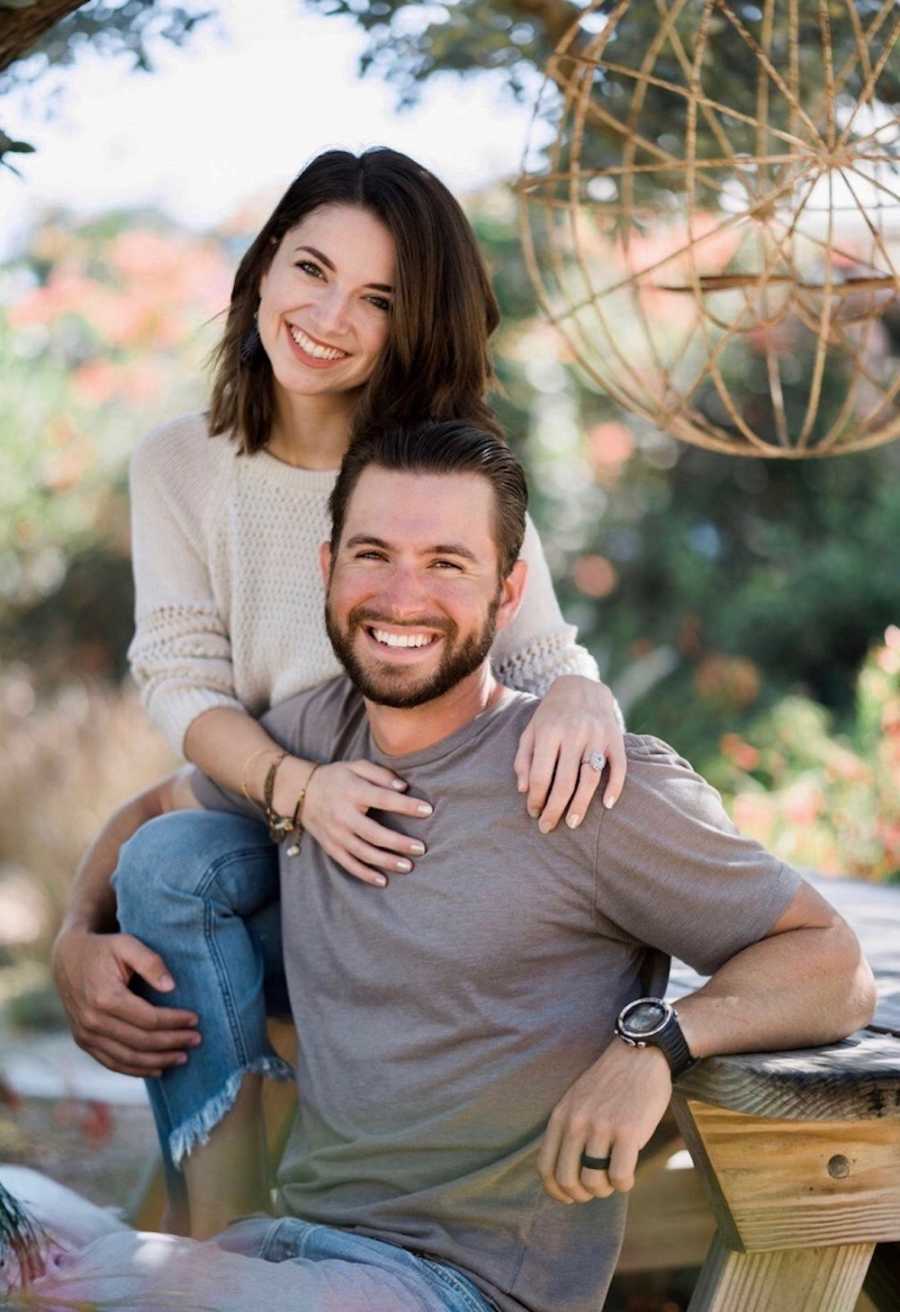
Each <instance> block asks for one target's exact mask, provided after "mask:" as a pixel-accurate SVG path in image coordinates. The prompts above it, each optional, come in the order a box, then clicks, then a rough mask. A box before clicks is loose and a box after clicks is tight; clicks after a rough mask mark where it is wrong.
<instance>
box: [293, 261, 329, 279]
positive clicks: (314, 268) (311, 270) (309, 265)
mask: <svg viewBox="0 0 900 1312" xmlns="http://www.w3.org/2000/svg"><path fill="white" fill-rule="evenodd" d="M297 268H298V269H302V270H303V272H304V273H308V274H311V275H312V277H313V278H321V277H322V276H323V275H322V270H321V269H320V268H319V266H318V264H314V263H313V262H312V260H298V261H297Z"/></svg>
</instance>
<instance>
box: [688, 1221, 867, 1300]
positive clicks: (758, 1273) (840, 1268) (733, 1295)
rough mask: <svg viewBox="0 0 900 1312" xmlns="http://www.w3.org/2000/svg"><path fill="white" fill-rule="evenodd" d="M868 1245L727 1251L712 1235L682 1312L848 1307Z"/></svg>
mask: <svg viewBox="0 0 900 1312" xmlns="http://www.w3.org/2000/svg"><path fill="white" fill-rule="evenodd" d="M871 1253H872V1245H871V1244H848V1245H845V1246H843V1247H838V1248H807V1249H805V1250H803V1251H802V1252H785V1253H731V1252H729V1251H728V1249H727V1248H725V1247H724V1246H723V1244H722V1243H721V1241H720V1240H719V1239H714V1240H713V1243H712V1247H711V1248H710V1251H709V1256H708V1257H707V1259H706V1262H705V1263H704V1265H703V1270H702V1271H701V1273H700V1279H699V1281H698V1282H697V1287H696V1289H695V1290H694V1296H693V1298H692V1299H691V1301H690V1304H689V1306H688V1312H853V1308H854V1306H855V1304H856V1300H857V1297H858V1296H859V1291H860V1289H861V1287H862V1283H863V1279H864V1277H865V1274H866V1267H867V1266H868V1263H869V1258H870V1256H871Z"/></svg>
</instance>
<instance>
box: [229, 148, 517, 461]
mask: <svg viewBox="0 0 900 1312" xmlns="http://www.w3.org/2000/svg"><path fill="white" fill-rule="evenodd" d="M321 205H356V206H359V207H360V208H362V209H364V210H367V211H368V212H369V213H370V214H372V215H374V216H375V217H376V218H377V219H379V220H380V221H381V222H382V223H383V224H384V226H385V227H386V228H387V230H388V231H389V232H390V234H391V236H392V238H393V240H394V245H395V247H396V253H397V274H396V288H395V292H394V301H393V306H392V309H391V311H390V316H391V319H390V332H389V336H388V341H387V344H386V346H385V348H384V350H383V351H382V352H381V355H380V357H379V359H378V361H377V363H376V365H375V370H374V372H373V374H372V377H371V378H370V379H369V381H368V383H367V384H366V385H365V387H364V388H363V392H362V396H361V398H360V403H359V405H358V407H357V411H356V415H355V418H354V425H353V431H354V433H371V432H374V431H376V430H377V429H384V428H392V427H396V426H398V425H403V424H408V423H411V422H414V421H415V420H416V419H417V418H419V417H420V416H421V415H424V414H427V415H431V416H433V417H434V418H435V419H466V420H468V421H469V422H470V423H473V424H477V425H478V426H479V427H480V428H484V429H485V430H486V431H488V432H491V433H496V434H497V435H498V436H500V434H501V429H500V426H499V423H498V421H497V419H496V417H495V415H494V413H493V411H492V410H491V408H490V406H489V405H488V404H487V401H486V399H485V396H486V393H487V390H488V387H489V385H490V384H491V382H492V381H493V376H494V375H493V369H492V366H491V362H490V358H489V355H488V338H489V337H490V335H491V333H492V332H493V331H494V329H495V328H496V327H497V324H498V322H499V318H500V315H499V310H498V308H497V302H496V299H495V297H494V293H493V290H492V289H491V284H490V280H489V278H488V275H487V272H486V270H485V267H484V263H483V261H482V258H481V254H480V252H479V250H478V245H477V242H476V240H475V234H474V233H473V232H472V228H471V226H470V224H469V221H468V219H467V218H466V216H465V214H464V213H463V211H462V209H461V207H460V205H459V202H458V201H456V200H455V199H454V197H453V196H452V195H451V194H450V192H449V191H448V190H447V188H446V187H445V186H444V185H443V183H441V182H439V181H438V179H437V178H436V177H434V175H433V174H431V173H429V172H428V170H427V169H424V168H422V166H421V165H419V164H417V163H416V162H415V160H412V159H410V158H409V156H408V155H402V154H400V152H399V151H396V150H389V149H388V148H387V147H384V146H378V147H375V148H373V149H371V150H367V151H365V152H364V153H363V154H362V155H359V156H357V155H353V154H351V153H350V152H349V151H346V150H329V151H326V152H325V153H324V154H322V155H318V156H317V157H316V158H315V159H314V160H313V161H312V162H311V163H310V164H308V165H307V166H306V168H305V169H304V170H303V172H302V173H300V174H298V176H297V177H296V178H295V179H294V181H293V182H292V183H291V185H290V187H288V189H287V191H286V192H285V194H284V196H282V198H281V200H280V201H279V202H278V204H277V205H276V206H275V209H274V211H273V212H272V214H271V216H270V217H269V219H268V220H267V222H266V223H265V225H264V226H263V228H262V231H261V232H260V233H259V235H258V236H257V237H256V239H255V241H254V242H253V244H252V245H251V246H250V248H249V250H248V251H247V252H246V254H245V255H244V257H243V259H242V260H241V262H240V265H239V266H238V270H237V274H236V275H235V279H234V286H233V288H232V293H231V305H230V307H229V310H228V318H227V320H226V324H225V331H224V333H223V335H222V340H221V341H220V343H219V345H218V346H217V347H216V349H215V351H214V352H213V357H212V359H213V365H214V376H213V386H212V396H211V399H210V408H209V431H210V433H211V434H213V435H216V434H219V433H233V434H234V435H235V437H236V438H237V440H238V441H239V442H240V443H241V449H242V450H243V451H246V452H248V453H252V452H254V451H258V450H260V448H262V447H264V446H265V445H266V443H267V442H268V441H269V438H270V436H271V431H272V423H273V420H274V417H275V389H274V380H273V376H272V368H271V365H270V364H269V360H268V357H267V356H266V354H265V351H263V350H262V348H261V347H259V348H258V349H256V350H255V351H253V352H251V353H249V358H245V359H244V360H242V358H241V347H242V345H243V343H244V342H245V340H246V339H247V335H248V333H250V332H251V331H252V329H253V328H254V325H255V316H256V310H257V307H258V305H259V285H260V280H261V278H262V276H263V274H264V273H265V272H266V271H267V270H268V268H269V266H270V264H271V262H272V259H273V257H274V254H275V251H276V250H277V249H278V246H279V244H280V242H281V240H282V238H283V237H284V235H285V233H287V232H289V231H290V230H291V228H294V227H296V226H297V224H298V223H300V222H301V221H302V220H303V219H304V218H305V217H306V216H307V215H308V214H311V213H312V211H313V210H315V209H318V208H319V207H320V206H321ZM247 356H248V353H247V352H245V357H247Z"/></svg>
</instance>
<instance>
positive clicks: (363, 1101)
mask: <svg viewBox="0 0 900 1312" xmlns="http://www.w3.org/2000/svg"><path fill="white" fill-rule="evenodd" d="M525 502H526V493H525V485H524V479H523V476H522V472H521V469H520V467H519V466H518V464H517V462H516V461H515V459H514V457H513V456H512V455H511V453H510V452H509V451H508V450H507V449H506V448H505V447H504V446H503V445H502V444H501V443H499V442H497V441H496V440H495V439H493V438H491V437H489V436H487V435H485V434H483V433H480V432H478V431H477V430H473V429H471V428H469V427H467V426H466V425H464V424H459V423H448V424H437V425H426V426H423V427H422V428H421V429H417V430H415V431H412V432H407V433H394V434H389V435H387V436H386V437H382V438H372V439H365V440H362V441H360V442H358V443H356V444H355V445H354V446H353V447H352V448H351V451H350V452H349V454H348V456H347V457H346V459H345V462H344V465H343V467H342V471H341V475H340V477H339V479H338V482H337V484H336V487H335V491H334V495H333V498H332V510H333V533H332V539H331V542H330V543H329V544H328V545H326V546H324V547H323V550H322V569H323V574H324V577H325V579H326V584H327V602H326V605H327V620H328V629H329V634H330V636H331V640H332V644H333V646H334V648H335V651H336V652H337V654H338V656H339V658H340V660H341V661H342V663H343V665H344V668H345V669H346V671H347V673H348V676H349V678H348V679H343V678H341V679H338V680H335V681H333V682H332V683H330V684H328V685H325V686H324V687H322V688H318V689H314V690H312V691H311V692H308V693H303V694H301V695H299V696H297V697H295V698H292V699H291V700H290V701H289V702H286V703H284V704H282V705H281V706H279V707H276V708H274V709H273V710H272V711H270V712H269V713H268V714H267V715H266V717H265V720H264V722H265V724H266V727H267V728H268V729H269V732H270V733H271V734H272V735H273V736H274V737H275V738H276V739H277V740H278V741H280V742H281V743H282V744H283V745H284V747H285V748H286V749H288V750H290V751H294V750H296V751H299V750H300V748H301V747H302V751H303V754H304V755H305V756H306V757H307V758H312V759H328V760H332V759H340V758H343V759H348V760H349V759H356V758H357V757H365V758H366V759H370V760H374V761H377V762H381V763H383V764H388V765H390V766H391V768H393V769H395V770H396V771H398V772H399V773H400V774H401V775H402V777H403V778H404V779H406V780H407V781H408V783H409V792H410V794H411V795H412V796H421V797H427V798H428V799H429V800H430V801H431V802H432V803H433V805H434V814H433V818H432V819H431V821H430V826H429V831H428V852H427V855H426V856H425V857H423V858H422V859H421V860H420V861H419V862H418V865H417V868H416V870H415V872H414V873H413V874H412V875H409V876H407V877H404V878H397V879H393V880H392V881H391V883H390V885H389V886H388V887H387V888H386V889H384V890H380V889H376V888H373V887H371V886H368V885H365V884H362V883H360V882H358V881H356V880H349V879H347V878H345V877H343V876H342V875H341V874H340V872H339V871H338V870H337V868H336V867H335V866H333V865H332V863H331V862H330V861H329V858H328V857H327V855H326V854H325V853H324V852H323V851H322V850H321V849H320V848H318V847H317V845H316V844H315V843H313V842H310V841H309V840H308V839H307V840H305V841H304V848H303V860H302V862H297V864H296V865H295V864H293V863H294V858H292V857H291V856H289V855H288V854H287V853H288V848H287V845H284V850H283V854H282V862H283V867H282V890H283V891H282V903H283V913H282V914H283V926H284V957H285V966H286V971H287V976H288V983H289V988H290V994H291V1002H292V1007H293V1012H294V1019H295V1021H296V1024H297V1029H298V1034H299V1060H298V1081H299V1086H300V1091H301V1092H300V1115H299V1119H298V1123H297V1126H296V1129H295V1132H294V1135H293V1137H292V1141H291V1143H290V1145H289V1148H288V1152H287V1157H286V1161H285V1164H284V1167H283V1171H282V1177H281V1205H282V1209H283V1211H284V1212H285V1213H286V1214H287V1216H286V1217H285V1219H282V1220H281V1221H273V1220H271V1219H269V1218H262V1217H257V1218H253V1219H250V1220H245V1221H241V1222H239V1223H237V1224H235V1225H232V1226H230V1227H229V1228H228V1230H227V1231H226V1232H225V1233H224V1235H222V1236H220V1237H219V1240H218V1242H217V1243H207V1244H203V1245H199V1244H195V1243H192V1241H189V1240H178V1239H174V1238H173V1237H151V1236H140V1235H135V1234H133V1232H122V1233H121V1234H118V1235H115V1236H113V1237H107V1238H104V1239H99V1240H98V1241H97V1242H96V1243H95V1244H93V1245H91V1246H90V1247H89V1248H88V1249H87V1250H85V1252H84V1253H83V1254H82V1255H80V1256H79V1257H76V1258H75V1259H73V1262H72V1263H70V1275H71V1274H72V1272H73V1271H74V1272H75V1273H76V1274H80V1275H83V1276H85V1278H86V1279H88V1282H89V1284H90V1292H91V1296H93V1297H95V1298H96V1297H99V1296H103V1297H106V1296H109V1297H115V1296H116V1291H117V1289H118V1290H120V1291H121V1289H123V1288H126V1287H127V1289H128V1293H129V1296H130V1297H132V1298H134V1296H135V1292H137V1293H139V1294H140V1297H141V1299H142V1300H143V1299H144V1298H145V1296H147V1295H148V1292H149V1295H150V1296H151V1298H152V1295H153V1293H154V1291H157V1292H158V1291H159V1289H161V1288H167V1289H172V1288H180V1289H189V1290H190V1295H191V1298H192V1299H193V1300H194V1302H193V1305H194V1306H199V1303H198V1301H197V1300H198V1299H200V1298H201V1297H205V1298H210V1297H212V1298H213V1304H212V1305H213V1306H214V1307H216V1308H220V1309H228V1310H229V1312H231V1310H232V1309H238V1308H241V1307H243V1306H248V1307H249V1306H254V1307H255V1306H263V1305H266V1306H268V1307H269V1308H270V1309H280V1308H281V1307H282V1306H284V1307H285V1308H286V1307H288V1306H293V1307H296V1308H301V1309H303V1312H324V1310H325V1309H332V1308H334V1309H340V1312H362V1309H366V1312H380V1310H381V1309H383V1310H384V1312H406V1310H408V1312H411V1310H412V1309H413V1308H417V1309H424V1308H427V1309H435V1310H436V1309H444V1310H447V1309H454V1312H461V1310H462V1309H468V1312H485V1310H486V1309H489V1308H491V1307H496V1308H499V1309H501V1312H524V1310H525V1309H527V1310H528V1312H551V1310H552V1312H588V1309H590V1310H591V1312H596V1308H597V1307H599V1306H600V1305H601V1303H602V1299H603V1297H604V1294H605V1290H606V1287H607V1285H608V1282H609V1279H610V1276H611V1274H612V1270H613V1267H614V1265H615V1260H616V1256H617V1253H618V1248H619V1244H620V1241H621V1234H622V1228H623V1223H624V1207H625V1194H626V1193H627V1190H628V1189H629V1187H630V1185H631V1183H632V1181H633V1176H634V1170H635V1165H636V1161H637V1155H638V1152H639V1150H640V1148H641V1147H642V1146H643V1145H644V1144H645V1143H646V1142H647V1140H648V1138H649V1137H650V1135H651V1133H652V1132H653V1130H654V1128H655V1127H656V1125H657V1124H658V1122H659V1120H660V1118H661V1116H662V1115H663V1113H664V1111H665V1109H666V1106H667V1104H668V1101H669V1097H670V1093H671V1087H672V1076H673V1072H674V1073H675V1074H676V1075H677V1074H678V1073H680V1072H681V1071H682V1070H683V1069H686V1068H687V1066H688V1065H689V1064H690V1063H691V1062H692V1060H694V1059H699V1058H702V1057H705V1056H708V1055H711V1054H713V1053H724V1052H731V1051H740V1050H748V1049H754V1048H757V1049H768V1048H776V1047H795V1046H802V1045H804V1044H820V1043H824V1042H828V1041H832V1040H834V1039H837V1038H840V1037H843V1036H845V1035H846V1034H848V1033H850V1032H852V1031H853V1030H854V1029H855V1028H857V1027H858V1026H860V1025H863V1024H865V1023H866V1022H867V1021H868V1019H869V1018H870V1016H871V1011H872V1007H873V1004H874V992H873V986H872V980H871V975H870V973H869V972H868V969H867V967H866V966H865V964H864V963H863V961H862V959H861V956H860V952H859V947H858V944H857V942H856V939H855V937H854V935H853V934H852V932H851V931H850V930H849V929H848V927H847V926H846V925H845V924H844V923H843V922H842V921H841V919H840V918H839V916H838V915H837V913H836V912H834V911H833V909H832V908H830V907H829V906H828V905H827V903H825V902H824V901H823V899H822V898H820V897H819V896H818V894H817V893H815V892H814V890H812V889H811V888H809V887H808V886H807V885H806V884H804V883H803V881H802V880H801V879H800V877H799V876H798V875H797V874H796V873H795V872H793V871H791V870H789V869H787V868H786V867H785V866H783V865H782V864H781V863H780V862H778V861H776V860H775V859H774V858H772V857H770V856H769V855H768V854H767V853H765V852H764V851H763V850H762V849H761V848H760V847H759V846H758V845H757V844H755V843H752V842H750V841H749V840H747V839H744V838H742V837H741V836H739V835H738V834H737V833H736V832H735V831H734V829H733V827H732V826H731V825H730V823H729V822H728V820H727V818H726V817H725V815H724V813H723V811H722V809H721V806H720V803H719V800H718V798H717V796H716V794H715V793H714V792H713V790H712V789H710V788H709V787H708V785H706V784H705V783H704V781H703V780H702V779H700V778H699V777H698V776H697V775H696V774H695V773H694V772H693V771H692V770H691V768H690V767H689V766H688V765H687V763H686V762H684V761H682V760H681V759H680V758H679V757H678V756H677V755H676V754H675V753H674V752H673V751H672V750H671V749H670V748H668V747H667V746H666V745H665V744H663V743H660V742H658V741H657V740H655V739H652V738H638V737H630V738H629V742H628V747H629V758H630V764H629V773H628V780H627V783H626V786H625V789H624V792H623V794H622V797H621V799H620V800H619V802H618V804H617V806H616V807H615V809H614V810H613V811H605V810H604V809H603V808H601V807H594V808H592V809H591V810H590V812H589V813H588V815H587V816H586V817H585V818H584V820H583V822H582V824H581V825H580V826H579V827H578V828H576V829H563V830H562V831H561V832H557V833H554V834H551V835H547V836H541V835H539V834H536V833H535V832H534V829H533V826H532V825H531V824H530V822H529V820H528V817H527V816H526V814H525V808H524V803H523V802H522V800H521V799H519V801H518V805H515V804H514V803H515V801H516V799H515V798H514V797H512V798H511V797H510V785H509V782H508V781H509V778H510V770H509V764H510V762H511V760H512V758H513V756H514V754H515V749H516V744H517V741H518V738H519V735H520V733H521V731H522V729H523V727H524V726H525V724H526V723H527V721H528V719H529V717H530V715H531V713H532V711H533V708H534V705H535V703H534V702H533V701H532V699H530V698H528V697H527V696H525V695H521V694H515V693H511V692H509V691H507V690H506V689H504V688H502V687H500V686H499V685H498V684H497V683H496V681H495V680H494V678H493V675H492V673H491V669H490V665H489V661H488V657H487V653H488V652H489V649H490V646H491V640H492V637H493V633H494V631H495V628H496V627H498V626H500V625H504V624H507V623H509V621H510V619H511V618H512V616H513V615H514V613H515V610H516V606H517V604H518V602H519V599H520V596H521V593H522V585H523V582H524V577H523V576H524V566H523V565H522V563H521V562H519V561H518V552H519V548H520V545H521V540H522V533H523V529H524V515H525ZM583 768H585V769H590V768H592V763H591V762H590V760H588V761H586V762H585V765H584V767H583ZM197 805H202V806H205V807H207V808H212V809H223V810H233V811H241V812H242V811H247V810H250V811H252V807H251V806H250V804H248V803H246V802H245V801H244V800H243V799H241V798H237V797H232V796H229V795H226V794H224V793H223V792H221V791H220V790H219V789H218V788H217V787H216V786H215V785H213V784H212V783H211V781H209V780H208V779H206V778H204V777H203V776H200V775H198V774H197V772H195V771H187V772H186V773H182V774H181V775H179V776H176V777H174V778H173V779H171V780H168V781H166V782H165V783H164V784H162V785H160V787H159V788H158V789H157V790H154V792H153V794H152V801H151V803H150V804H149V805H148V803H147V800H146V798H145V799H144V801H143V803H142V814H144V815H146V814H148V813H153V812H154V810H155V811H156V812H157V813H158V812H160V811H163V810H171V809H177V808H181V807H190V806H197ZM404 823H405V822H404V821H403V820H402V819H398V821H397V824H398V825H399V826H400V827H402V826H403V825H404ZM409 828H410V832H413V830H412V825H410V826H409ZM94 896H95V897H96V890H94ZM669 955H678V956H679V957H681V958H683V959H684V960H686V961H687V962H689V963H690V964H691V965H693V966H694V967H696V968H697V969H698V970H700V971H701V972H703V973H710V974H711V979H710V980H709V982H708V983H707V984H706V985H705V987H703V988H702V989H700V990H699V991H698V992H696V993H694V994H692V995H691V996H689V997H687V998H684V999H682V1000H681V1001H680V1002H679V1003H678V1006H677V1014H676V1013H675V1012H673V1011H672V1010H671V1009H670V1008H667V1007H666V1006H665V1005H664V1004H663V1003H662V1001H661V994H662V992H663V989H664V986H665V976H666V966H667V957H668V956H669ZM648 995H649V1000H645V1001H643V1002H640V1000H641V999H648ZM635 1003H639V1005H636V1006H635V1005H633V1004H635ZM642 1045H643V1046H642ZM575 1204H587V1205H586V1206H574V1205H575ZM104 1246H107V1247H104ZM110 1246H111V1247H110ZM225 1250H227V1251H225ZM259 1258H265V1259H267V1260H266V1261H264V1262H263V1261H259V1260H258V1259H259ZM116 1262H118V1264H119V1268H120V1271H124V1272H125V1275H124V1276H120V1280H122V1279H124V1280H126V1281H131V1284H129V1285H127V1286H126V1285H122V1284H120V1285H118V1286H117V1285H116V1284H115V1280H114V1279H113V1277H112V1276H110V1278H109V1280H110V1282H109V1283H108V1284H106V1283H104V1279H105V1277H104V1272H105V1271H107V1270H109V1269H110V1266H115V1264H116ZM60 1287H61V1288H67V1287H68V1286H65V1285H63V1286H60ZM54 1288H56V1286H54ZM78 1288H79V1286H77V1285H75V1286H72V1289H73V1293H74V1291H75V1290H77V1289H78ZM251 1288H252V1289H253V1290H254V1291H255V1293H254V1296H253V1300H252V1302H247V1299H248V1298H249V1294H248V1293H247V1292H246V1291H248V1290H249V1289H251ZM77 1296H78V1297H82V1298H83V1297H85V1294H84V1293H83V1292H81V1293H78V1294H77ZM241 1300H243V1301H241ZM290 1300H293V1301H292V1302H291V1301H290Z"/></svg>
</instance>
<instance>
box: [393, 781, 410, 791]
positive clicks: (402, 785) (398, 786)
mask: <svg viewBox="0 0 900 1312" xmlns="http://www.w3.org/2000/svg"><path fill="white" fill-rule="evenodd" d="M391 787H392V788H396V790H397V792H398V793H402V792H403V790H404V788H405V787H406V784H405V783H404V782H403V780H402V779H395V780H394V782H393V783H392V784H391Z"/></svg>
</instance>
